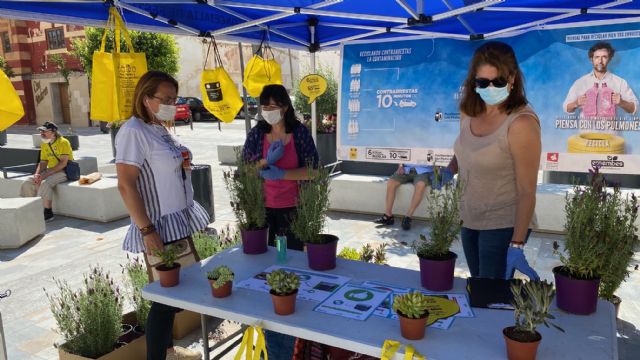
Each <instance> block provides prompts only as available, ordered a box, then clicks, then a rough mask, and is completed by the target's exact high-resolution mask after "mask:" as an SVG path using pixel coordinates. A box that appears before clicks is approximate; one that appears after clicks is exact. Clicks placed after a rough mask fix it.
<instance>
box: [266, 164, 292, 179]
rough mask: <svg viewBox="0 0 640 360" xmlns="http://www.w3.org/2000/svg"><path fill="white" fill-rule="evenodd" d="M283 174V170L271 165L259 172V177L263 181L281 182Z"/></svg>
mask: <svg viewBox="0 0 640 360" xmlns="http://www.w3.org/2000/svg"><path fill="white" fill-rule="evenodd" d="M285 172H286V171H285V170H282V169H280V168H279V167H276V166H273V165H271V166H269V167H268V168H265V169H263V170H260V176H262V178H263V179H265V180H281V179H282V178H284V173H285Z"/></svg>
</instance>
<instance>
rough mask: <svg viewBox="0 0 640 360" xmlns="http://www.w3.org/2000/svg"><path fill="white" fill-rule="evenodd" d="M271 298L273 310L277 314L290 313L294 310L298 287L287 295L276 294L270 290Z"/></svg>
mask: <svg viewBox="0 0 640 360" xmlns="http://www.w3.org/2000/svg"><path fill="white" fill-rule="evenodd" d="M270 293H271V300H272V301H273V311H275V313H276V314H278V315H291V314H293V313H294V312H295V311H296V295H298V289H296V291H294V292H293V293H291V294H289V295H276V294H275V293H274V292H273V290H271V291H270Z"/></svg>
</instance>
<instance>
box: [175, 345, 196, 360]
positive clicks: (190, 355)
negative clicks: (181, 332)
mask: <svg viewBox="0 0 640 360" xmlns="http://www.w3.org/2000/svg"><path fill="white" fill-rule="evenodd" d="M201 359H202V354H201V353H200V352H199V351H195V350H189V349H186V348H183V347H181V346H174V347H173V352H167V360H201Z"/></svg>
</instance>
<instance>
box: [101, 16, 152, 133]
mask: <svg viewBox="0 0 640 360" xmlns="http://www.w3.org/2000/svg"><path fill="white" fill-rule="evenodd" d="M110 26H113V27H114V28H115V39H114V40H115V41H114V43H115V49H114V52H113V53H108V52H105V44H106V41H107V33H108V29H109V28H110ZM120 33H122V37H123V38H124V40H125V42H126V44H127V48H128V50H129V52H121V51H120ZM91 69H92V70H91V73H92V75H91V119H92V120H100V121H107V122H111V121H118V120H126V119H128V118H129V117H131V112H132V109H133V93H134V91H135V88H136V85H137V84H138V80H139V79H140V77H141V76H142V75H143V74H144V73H146V72H147V58H146V56H145V54H144V53H136V52H135V50H134V48H133V44H132V43H131V36H130V35H129V31H128V30H127V28H126V25H125V24H124V21H123V20H122V18H121V17H120V14H119V13H118V10H117V9H116V8H115V7H111V8H110V9H109V20H108V22H107V29H105V32H104V35H103V36H102V44H101V46H100V51H96V52H94V53H93V66H92V68H91Z"/></svg>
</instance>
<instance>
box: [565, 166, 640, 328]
mask: <svg viewBox="0 0 640 360" xmlns="http://www.w3.org/2000/svg"><path fill="white" fill-rule="evenodd" d="M589 172H590V175H591V179H590V184H589V185H587V186H580V185H576V186H575V187H574V189H573V194H570V193H568V194H567V195H566V204H565V212H566V217H567V220H566V223H565V230H566V233H567V235H566V238H565V242H564V254H560V261H561V262H562V266H557V267H555V268H554V269H553V273H554V276H555V283H556V288H557V304H558V307H559V308H560V309H562V310H564V311H567V312H569V313H573V314H580V315H588V314H591V313H593V312H595V311H596V308H597V303H598V289H599V287H600V282H601V279H602V280H603V281H604V282H606V285H605V286H604V287H603V293H601V295H604V296H605V297H610V296H612V295H613V291H615V289H616V288H617V287H618V286H619V285H620V282H621V280H622V279H624V276H625V275H624V274H625V271H626V269H627V267H628V266H629V262H630V260H631V255H630V254H629V253H628V252H626V253H625V252H624V251H625V250H624V249H626V248H628V246H631V245H632V244H636V243H637V237H636V236H635V232H636V227H635V225H634V222H635V218H636V217H637V200H636V199H635V197H632V198H631V199H629V198H627V199H623V197H622V194H621V192H620V189H618V188H616V187H614V188H613V189H612V190H607V187H606V186H607V183H606V181H605V179H604V177H603V175H602V174H601V173H600V172H599V169H598V168H597V167H594V169H593V170H589ZM558 248H559V247H558V245H557V244H554V249H555V250H556V251H557V252H558ZM621 269H622V270H621Z"/></svg>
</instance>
